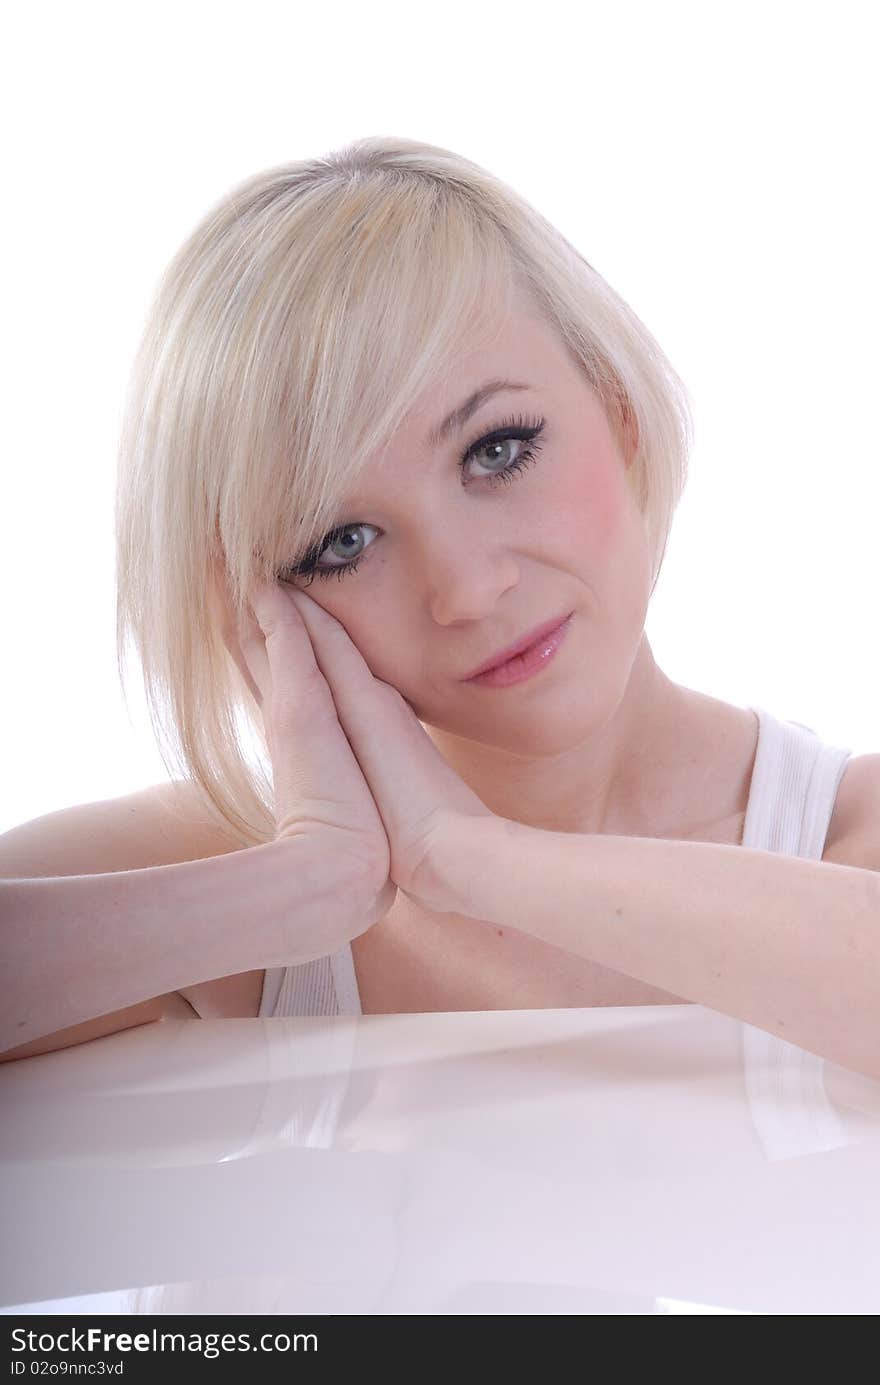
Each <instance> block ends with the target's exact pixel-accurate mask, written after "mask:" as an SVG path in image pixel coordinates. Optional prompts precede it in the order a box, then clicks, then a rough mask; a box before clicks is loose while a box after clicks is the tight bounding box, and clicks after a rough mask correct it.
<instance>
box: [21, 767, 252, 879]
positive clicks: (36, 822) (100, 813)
mask: <svg viewBox="0 0 880 1385" xmlns="http://www.w3.org/2000/svg"><path fill="white" fill-rule="evenodd" d="M238 849H240V843H239V842H238V841H236V840H235V839H234V838H233V837H232V835H231V834H230V833H229V832H224V831H223V829H222V828H221V827H220V826H218V825H217V824H216V823H215V822H213V821H212V820H211V819H210V817H209V815H208V814H207V813H206V811H205V810H204V808H203V807H202V806H201V805H200V801H199V797H198V795H197V793H196V792H195V789H194V786H192V785H189V784H186V783H184V782H182V781H175V782H173V783H171V782H166V783H162V784H153V785H151V786H149V787H148V788H145V789H139V790H137V791H135V792H134V793H130V794H122V795H120V796H119V797H117V798H107V799H99V800H96V801H95V802H92V803H78V804H76V805H74V806H73V807H70V808H59V809H56V810H55V811H54V812H50V813H45V814H43V815H42V816H40V817H36V818H32V819H30V820H29V821H28V822H24V823H21V824H20V825H19V826H17V827H13V828H11V829H10V830H9V831H7V832H4V833H3V834H2V835H0V876H6V877H7V878H10V877H17V878H19V879H22V878H25V877H33V876H58V875H101V874H104V873H105V872H109V871H125V870H143V869H145V868H147V867H150V866H163V865H174V864H177V863H179V862H182V861H195V860H200V859H202V858H204V857H208V856H218V855H221V854H223V853H225V852H227V851H235V850H238Z"/></svg>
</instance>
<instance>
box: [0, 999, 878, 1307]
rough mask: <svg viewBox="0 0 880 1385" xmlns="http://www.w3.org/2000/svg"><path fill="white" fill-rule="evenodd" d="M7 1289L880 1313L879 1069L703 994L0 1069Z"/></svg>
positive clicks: (307, 1025)
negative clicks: (772, 1031) (830, 1053)
mask: <svg viewBox="0 0 880 1385" xmlns="http://www.w3.org/2000/svg"><path fill="white" fill-rule="evenodd" d="M0 1103H2V1110H3V1123H2V1135H0V1160H2V1194H0V1201H2V1207H0V1215H2V1223H3V1226H4V1241H5V1253H4V1256H3V1264H2V1271H0V1301H2V1303H3V1304H4V1305H5V1308H4V1311H5V1312H6V1313H10V1312H20V1311H24V1310H25V1308H26V1309H27V1310H29V1311H32V1312H79V1313H88V1312H94V1311H96V1310H97V1311H106V1312H126V1313H187V1312H193V1313H226V1312H234V1313H239V1312H241V1313H336V1314H340V1313H352V1314H413V1313H426V1314H510V1313H512V1314H520V1313H522V1314H531V1313H536V1314H580V1313H637V1314H644V1313H699V1312H740V1313H742V1312H747V1313H811V1314H812V1313H871V1314H873V1313H877V1312H878V1311H880V1197H878V1193H877V1187H878V1167H880V1159H878V1156H880V1083H878V1082H874V1081H872V1080H870V1079H868V1078H864V1077H861V1076H859V1075H858V1074H855V1073H850V1072H848V1071H846V1070H845V1069H843V1068H839V1067H837V1066H836V1065H835V1064H831V1063H823V1062H822V1060H820V1059H817V1058H815V1057H814V1056H813V1055H810V1054H806V1053H805V1052H804V1051H803V1050H800V1049H794V1048H793V1047H792V1046H791V1045H782V1044H780V1043H779V1042H778V1041H777V1040H773V1039H771V1038H770V1037H769V1036H766V1035H764V1034H763V1033H762V1031H757V1030H752V1029H750V1028H749V1027H748V1026H745V1025H742V1024H740V1023H739V1022H737V1021H735V1020H732V1019H728V1018H727V1017H725V1016H723V1015H719V1014H717V1013H716V1012H714V1011H711V1010H706V1009H704V1008H703V1007H702V1006H696V1005H670V1006H657V1007H637V1008H631V1009H617V1008H604V1009H591V1010H575V1009H562V1010H503V1011H478V1012H472V1013H451V1014H429V1015H368V1016H365V1017H362V1018H359V1019H352V1018H347V1017H333V1018H308V1019H303V1018H301V1019H265V1020H191V1021H186V1020H165V1021H164V1022H162V1023H161V1024H154V1025H146V1026H143V1027H141V1028H139V1029H135V1030H130V1031H128V1032H126V1033H123V1034H118V1035H115V1036H113V1037H112V1038H109V1039H100V1040H97V1041H95V1042H92V1043H90V1044H85V1045H81V1046H79V1047H77V1048H73V1049H67V1050H63V1051H61V1052H59V1053H54V1054H47V1055H44V1056H42V1057H38V1058H30V1059H26V1060H23V1061H19V1062H16V1063H7V1064H5V1065H2V1066H0Z"/></svg>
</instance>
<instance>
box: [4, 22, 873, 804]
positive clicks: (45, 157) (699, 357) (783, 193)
mask: <svg viewBox="0 0 880 1385" xmlns="http://www.w3.org/2000/svg"><path fill="white" fill-rule="evenodd" d="M16 8H17V13H16V15H15V17H14V18H13V19H12V20H10V19H7V21H6V26H5V28H6V35H5V44H6V55H5V63H4V66H5V73H4V80H3V83H2V84H0V85H2V96H0V101H2V107H3V116H4V120H3V128H4V131H5V134H6V152H5V155H4V161H3V173H4V179H3V181H4V193H5V197H4V202H5V211H4V215H3V222H2V225H3V232H2V235H3V266H4V271H5V273H4V276H3V315H4V319H5V332H4V338H5V345H6V362H5V370H4V383H5V385H6V391H5V403H4V457H3V486H2V502H3V503H2V517H0V564H2V568H0V578H2V580H0V593H2V596H0V600H2V629H3V637H4V638H3V647H4V661H3V677H2V696H3V702H2V734H3V742H2V775H0V784H2V788H0V830H5V829H6V828H8V827H10V826H12V825H13V824H15V823H18V822H23V821H26V820H28V819H30V818H32V817H35V816H38V815H40V814H42V813H45V812H49V811H51V810H53V809H55V808H61V807H65V806H67V805H69V804H73V803H82V802H88V801H92V800H95V799H99V798H109V797H113V796H116V795H119V794H122V793H127V792H130V791H131V790H134V789H137V788H140V787H143V786H145V785H147V784H151V783H155V782H158V781H159V780H162V779H164V778H165V777H166V773H165V769H164V766H163V765H162V762H161V760H160V758H159V755H158V752H157V750H156V749H155V747H154V745H153V742H152V734H151V731H150V728H149V723H148V721H147V718H146V713H145V711H144V709H143V705H142V703H138V700H137V699H136V698H135V697H134V696H133V699H132V708H133V717H132V720H131V721H130V720H129V719H128V717H127V715H126V712H125V708H124V705H123V702H122V697H121V693H120V691H119V686H118V681H117V675H116V662H115V642H114V600H115V597H114V570H113V564H114V553H113V526H112V517H113V487H114V473H115V449H116V443H117V437H118V430H119V425H120V419H121V408H122V402H123V394H124V390H125V385H126V379H127V375H128V371H129V367H130V365H131V360H132V357H133V354H134V351H135V347H136V344H137V341H138V338H139V334H140V330H141V327H142V323H143V319H144V315H145V312H146V308H147V304H148V301H149V298H150V296H151V294H152V291H153V288H154V286H155V284H156V281H157V280H158V278H159V276H160V274H161V272H162V270H163V269H164V267H165V265H166V263H167V261H168V259H169V258H170V257H171V255H172V254H173V253H174V251H175V250H176V249H177V247H178V246H179V244H180V243H181V241H182V240H183V239H184V238H185V237H186V236H187V235H188V233H189V231H190V230H191V229H192V227H193V225H194V224H195V222H196V221H197V220H198V219H199V218H200V217H201V215H202V214H203V212H204V211H205V210H207V208H208V206H210V205H211V204H213V203H214V202H215V201H216V200H217V199H218V198H219V197H220V196H221V195H222V194H223V193H224V192H225V191H226V190H228V189H229V188H230V187H231V186H232V185H233V184H234V183H236V182H237V181H239V180H240V179H242V178H244V177H247V176H249V175H250V174H252V173H254V172H257V171H258V170H260V169H263V168H266V167H269V166H271V165H273V164H276V163H280V162H284V161H287V160H293V159H299V158H303V157H308V156H314V155H317V154H321V153H326V152H328V151H329V150H330V149H333V148H336V147H338V146H339V145H341V144H343V143H345V142H347V141H349V140H352V139H355V138H359V137H361V136H364V135H367V134H392V135H404V136H407V137H409V138H415V139H424V140H427V141H430V142H432V143H437V144H441V145H444V146H446V147H447V148H451V149H454V150H456V151H457V152H460V153H462V154H464V155H465V156H467V157H468V158H471V159H473V160H475V161H476V162H477V163H480V164H482V165H483V166H484V167H486V168H489V169H490V170H491V171H492V172H494V173H495V174H497V175H498V176H499V177H501V178H502V179H504V180H505V181H506V182H508V183H510V184H511V185H512V186H513V187H515V188H516V189H517V190H518V191H519V192H520V193H521V194H523V195H525V196H526V197H527V198H528V199H529V200H530V201H531V202H532V203H533V204H534V205H535V206H537V207H538V208H539V209H540V210H541V211H542V212H543V213H544V214H545V215H546V216H548V217H549V218H550V220H551V221H554V222H555V223H556V224H557V225H558V226H559V228H560V230H561V231H562V232H563V233H564V234H565V235H566V236H567V237H568V239H569V240H571V241H572V242H574V243H575V244H576V245H577V246H578V248H579V249H580V250H581V252H582V253H583V254H584V255H585V256H586V258H587V259H588V260H589V261H590V262H591V263H592V264H593V265H594V266H595V267H596V268H597V269H598V270H599V271H600V272H601V273H602V274H603V275H604V276H605V277H606V278H607V279H608V280H609V281H610V283H611V284H612V285H613V286H614V287H615V288H616V289H617V290H618V291H619V292H620V293H621V294H622V295H623V297H624V298H626V299H627V300H628V301H629V303H630V304H631V305H632V307H633V308H634V309H635V311H636V312H637V313H638V314H639V315H640V316H641V317H642V319H643V320H644V321H645V323H646V324H647V325H648V327H649V328H650V330H651V331H652V332H653V333H654V335H655V336H656V337H657V338H658V340H659V341H660V343H661V345H662V346H663V348H664V350H665V351H666V352H667V354H668V355H669V357H670V358H671V360H672V362H673V364H674V365H675V367H676V369H677V370H678V371H679V373H680V374H681V375H682V376H683V378H684V380H685V382H686V384H687V385H688V387H689V389H690V392H691V395H692V398H693V401H694V407H695V415H696V447H695V451H694V455H693V460H692V464H691V478H690V481H689V484H688V488H687V490H686V492H685V496H684V499H683V501H682V503H681V506H680V508H679V511H678V515H677V519H676V523H675V527H674V530H673V535H672V539H671V542H670V547H669V550H668V552H667V557H666V563H665V567H664V570H663V573H662V575H661V578H660V583H659V585H658V588H657V591H656V593H655V597H654V602H653V604H652V607H651V610H650V612H649V618H648V633H649V636H650V638H651V641H652V646H653V649H654V653H655V656H656V658H657V660H658V662H659V663H660V665H661V667H662V668H663V669H664V670H665V672H667V673H668V674H669V675H670V677H672V678H674V679H675V680H676V681H678V682H681V683H684V684H686V685H687V686H690V687H693V688H697V689H699V690H700V691H703V692H707V693H710V694H711V695H713V696H715V697H720V698H723V699H725V700H727V701H730V702H734V703H737V704H739V705H743V706H745V705H754V704H758V705H760V706H763V707H765V708H766V709H767V710H768V711H770V712H772V713H773V714H774V715H776V716H779V717H783V718H790V719H792V720H796V721H799V722H802V723H805V724H807V725H809V726H812V727H813V728H814V729H816V730H817V731H818V732H819V734H820V735H821V736H822V737H823V739H826V740H830V741H832V742H835V743H836V744H839V745H844V746H847V747H849V748H851V749H852V750H853V751H854V752H855V753H867V752H874V751H878V750H880V725H878V721H880V717H878V693H880V668H878V657H877V640H876V625H877V620H876V614H875V599H876V594H877V589H878V575H880V570H878V556H877V546H876V542H875V535H876V528H877V521H878V500H880V486H878V479H877V478H878V461H880V458H878V444H877V424H876V400H877V384H876V382H877V375H878V349H877V317H878V270H877V246H878V244H880V233H878V224H877V212H876V183H877V144H878V140H877V136H878V114H880V110H878V107H880V101H878V95H877V92H878V82H877V64H878V52H877V47H876V44H875V42H874V40H873V29H874V21H875V20H876V6H875V5H874V4H871V3H845V2H844V3H840V0H837V3H833V4H832V3H825V4H815V3H782V2H781V0H775V2H774V0H761V3H754V2H753V0H751V2H750V3H743V2H742V0H737V3H736V4H734V3H730V4H726V5H722V4H715V3H706V0H703V3H670V2H669V0H663V3H656V4H649V3H626V0H623V2H622V3H621V2H620V0H614V3H608V0H603V3H601V4H594V3H590V0H587V3H581V4H579V5H573V4H571V3H570V0H569V3H559V2H558V0H553V2H552V3H542V4H540V5H517V4H482V5H481V4H479V3H476V4H474V3H469V4H465V5H462V4H456V3H452V4H447V5H444V6H442V7H440V6H437V5H435V6H429V7H428V8H427V9H422V8H420V7H418V6H413V5H411V4H399V5H398V4H393V5H392V4H387V3H375V4H370V5H365V6H358V7H355V6H353V5H352V6H348V5H343V6H342V7H341V8H340V7H339V6H338V5H335V6H331V5H326V6H315V7H313V6H311V5H294V4H267V3H260V2H259V0H252V3H248V4H246V5H233V6H230V5H224V4H216V3H214V4H210V5H209V4H195V3H191V4H187V3H185V0H177V3H174V4H162V3H159V4H156V3H154V4H151V5H149V6H147V5H143V6H140V7H137V8H135V7H134V6H133V5H131V4H122V5H120V4H118V3H117V4H113V5H110V4H107V5H99V4H88V3H80V4H78V5H71V6H68V5H66V4H65V5H61V4H49V5H45V4H44V5H39V6H36V5H35V6H28V7H24V6H19V7H16ZM132 689H133V693H134V691H135V684H134V683H132Z"/></svg>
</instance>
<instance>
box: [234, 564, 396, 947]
mask: <svg viewBox="0 0 880 1385" xmlns="http://www.w3.org/2000/svg"><path fill="white" fill-rule="evenodd" d="M249 598H250V600H249V606H248V609H247V611H246V612H245V615H244V617H243V618H242V620H241V622H240V624H239V626H238V630H237V643H238V649H236V648H235V645H234V643H233V642H232V641H230V640H229V639H227V640H226V643H227V647H228V648H229V649H230V652H231V653H232V655H233V657H234V658H235V660H236V663H237V664H238V666H239V668H240V670H241V672H242V674H243V676H244V677H245V679H246V680H247V682H248V685H249V686H250V688H251V690H252V692H253V693H254V696H255V697H256V698H257V700H258V702H259V705H260V710H261V712H262V716H263V725H264V727H265V731H266V739H267V743H268V748H269V754H270V757H271V761H272V768H273V778H274V786H275V820H276V831H275V840H276V841H282V840H287V839H290V840H292V839H295V838H298V839H302V838H305V839H307V840H308V842H309V843H310V845H311V846H313V847H314V849H315V851H316V852H317V853H318V855H319V857H320V858H321V859H322V860H324V861H326V864H327V868H328V873H329V878H334V877H335V876H336V875H337V874H338V878H339V894H338V897H337V898H336V899H335V900H334V907H333V908H331V909H328V910H327V911H326V914H325V917H326V926H327V929H328V935H327V937H326V938H325V939H322V945H323V943H324V942H326V952H327V953H330V952H333V951H335V950H336V949H337V948H339V947H342V946H344V944H345V943H346V942H350V941H351V940H352V939H353V938H356V937H358V936H359V935H360V934H361V933H363V932H365V931H366V929H367V928H369V927H370V925H371V924H373V923H375V922H377V921H378V919H380V918H382V917H383V915H384V914H386V913H387V912H388V910H389V909H390V907H391V905H392V904H393V903H394V899H395V897H396V895H397V887H396V886H395V885H394V883H393V882H392V880H391V878H390V874H389V871H390V864H391V863H390V852H389V846H388V838H387V835H386V832H385V828H384V826H383V823H382V819H381V816H380V814H379V810H378V808H377V807H376V803H375V800H374V799H373V795H372V793H371V791H370V787H369V785H368V783H367V781H366V779H365V778H364V775H363V773H362V771H361V768H360V765H359V764H358V761H357V758H356V757H355V754H354V751H353V750H352V748H351V746H350V744H349V742H348V738H347V736H346V734H345V731H344V730H343V728H342V726H341V724H340V721H339V718H338V715H337V712H336V704H335V703H334V701H333V694H332V692H331V691H330V687H329V685H328V683H327V681H326V679H325V678H324V675H323V674H322V672H321V670H320V668H319V666H318V663H317V660H316V658H315V653H314V650H313V648H312V642H311V639H310V636H309V632H308V630H307V629H306V626H305V623H304V621H303V619H302V616H301V615H300V613H299V611H298V610H297V608H296V606H295V604H294V602H293V601H292V600H291V599H290V597H289V596H288V594H287V593H286V592H285V591H284V589H283V588H282V587H280V586H279V585H278V584H268V583H263V584H261V585H260V586H258V587H256V588H254V589H253V590H252V591H251V592H250V593H249ZM251 611H252V612H253V614H251ZM242 656H243V658H244V664H242ZM331 932H332V936H331Z"/></svg>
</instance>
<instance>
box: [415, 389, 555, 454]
mask: <svg viewBox="0 0 880 1385" xmlns="http://www.w3.org/2000/svg"><path fill="white" fill-rule="evenodd" d="M531 388H532V387H531V385H520V384H517V383H516V381H514V380H489V381H487V383H486V384H485V385H481V386H480V388H479V389H478V390H474V392H473V394H471V395H469V396H468V398H467V399H466V400H465V401H464V403H463V404H460V405H459V406H458V408H457V409H453V410H452V413H451V414H448V415H447V416H446V418H444V420H443V422H442V423H440V424H439V425H438V426H437V427H436V428H432V429H431V432H430V433H429V434H428V447H435V448H436V447H439V446H440V444H441V443H442V442H445V441H446V439H447V438H448V437H449V435H450V433H453V432H458V431H459V429H461V428H463V427H464V425H465V424H466V423H467V421H468V419H469V418H470V417H471V415H472V414H475V413H476V412H477V409H479V407H480V405H481V404H484V403H485V402H486V400H487V399H489V398H491V396H492V395H493V394H498V393H500V391H501V390H528V389H531Z"/></svg>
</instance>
